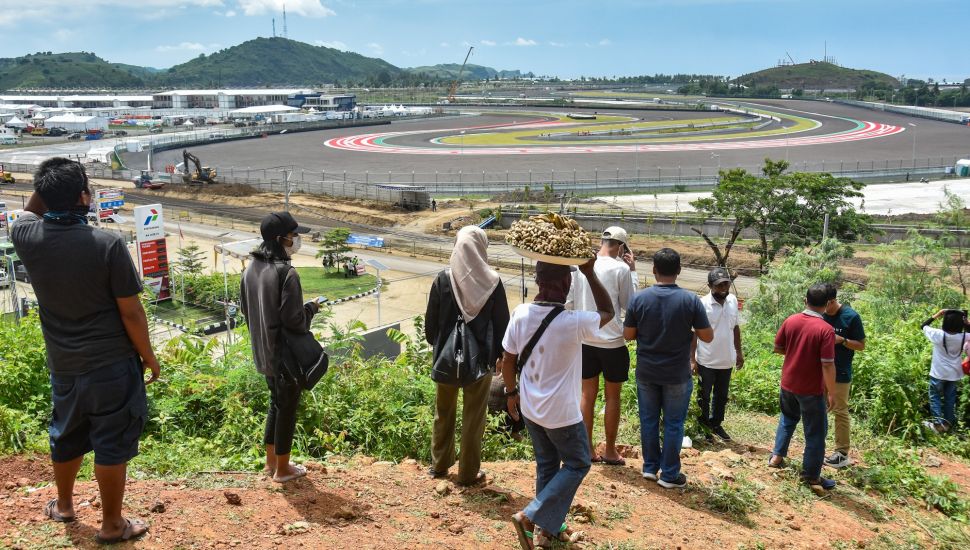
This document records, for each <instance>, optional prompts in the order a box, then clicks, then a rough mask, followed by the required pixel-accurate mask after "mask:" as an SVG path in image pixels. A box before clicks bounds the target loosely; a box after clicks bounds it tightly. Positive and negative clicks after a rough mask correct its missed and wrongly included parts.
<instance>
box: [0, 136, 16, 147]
mask: <svg viewBox="0 0 970 550" xmlns="http://www.w3.org/2000/svg"><path fill="white" fill-rule="evenodd" d="M18 143H20V140H18V139H17V136H11V135H9V134H4V135H0V145H17V144H18Z"/></svg>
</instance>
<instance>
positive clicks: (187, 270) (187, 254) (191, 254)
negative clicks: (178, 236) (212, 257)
mask: <svg viewBox="0 0 970 550" xmlns="http://www.w3.org/2000/svg"><path fill="white" fill-rule="evenodd" d="M204 259H205V253H204V252H202V251H201V250H199V245H197V244H195V243H192V244H190V245H188V246H186V247H183V248H180V249H179V250H178V259H177V260H175V270H176V271H178V272H179V273H182V274H183V275H188V276H192V275H201V274H202V270H203V269H205V265H203V260H204Z"/></svg>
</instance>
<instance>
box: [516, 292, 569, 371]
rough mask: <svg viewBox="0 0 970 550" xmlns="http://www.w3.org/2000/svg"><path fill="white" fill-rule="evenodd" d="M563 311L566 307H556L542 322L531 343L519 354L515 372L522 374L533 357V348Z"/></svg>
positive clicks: (530, 339) (530, 340)
mask: <svg viewBox="0 0 970 550" xmlns="http://www.w3.org/2000/svg"><path fill="white" fill-rule="evenodd" d="M563 310H565V308H564V307H562V306H555V307H553V308H552V311H550V312H549V314H548V315H546V317H545V318H544V319H543V320H542V323H540V324H539V328H537V329H536V332H535V334H533V335H532V338H529V342H528V343H527V344H526V345H525V348H523V349H522V353H520V354H519V357H518V359H517V360H516V361H515V372H522V367H524V366H525V362H526V361H528V360H529V357H530V356H531V355H532V348H534V347H536V344H538V343H539V339H540V338H542V335H543V334H544V333H545V332H546V329H547V328H549V324H550V323H552V320H553V319H555V318H556V317H558V316H559V314H560V313H562V312H563Z"/></svg>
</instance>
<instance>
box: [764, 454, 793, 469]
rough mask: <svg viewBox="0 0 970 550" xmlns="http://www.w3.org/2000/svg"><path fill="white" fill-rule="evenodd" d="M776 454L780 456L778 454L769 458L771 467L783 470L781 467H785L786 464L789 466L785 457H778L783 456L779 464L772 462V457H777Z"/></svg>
mask: <svg viewBox="0 0 970 550" xmlns="http://www.w3.org/2000/svg"><path fill="white" fill-rule="evenodd" d="M776 456H778V455H771V457H770V458H769V459H768V467H769V468H774V469H776V470H781V469H783V468H785V467H786V466H788V464H786V463H785V459H784V457H778V458H781V460H779V461H778V463H777V464H774V463H772V462H771V459H772V458H775V457H776Z"/></svg>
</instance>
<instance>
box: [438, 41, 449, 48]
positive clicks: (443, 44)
mask: <svg viewBox="0 0 970 550" xmlns="http://www.w3.org/2000/svg"><path fill="white" fill-rule="evenodd" d="M438 45H439V46H441V47H442V48H450V47H451V44H449V43H447V42H442V43H441V44H438Z"/></svg>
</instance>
